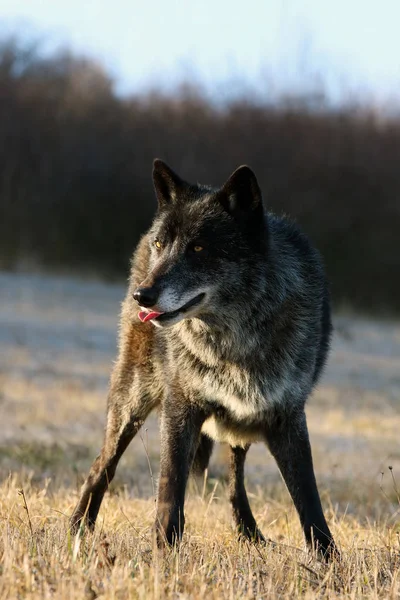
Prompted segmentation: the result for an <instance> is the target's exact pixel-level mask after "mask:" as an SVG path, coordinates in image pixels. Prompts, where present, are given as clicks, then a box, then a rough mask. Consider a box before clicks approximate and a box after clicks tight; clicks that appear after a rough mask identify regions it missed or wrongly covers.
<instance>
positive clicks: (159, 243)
mask: <svg viewBox="0 0 400 600" xmlns="http://www.w3.org/2000/svg"><path fill="white" fill-rule="evenodd" d="M154 245H155V247H156V248H157V250H161V247H162V244H161V242H160V240H156V241H155V242H154Z"/></svg>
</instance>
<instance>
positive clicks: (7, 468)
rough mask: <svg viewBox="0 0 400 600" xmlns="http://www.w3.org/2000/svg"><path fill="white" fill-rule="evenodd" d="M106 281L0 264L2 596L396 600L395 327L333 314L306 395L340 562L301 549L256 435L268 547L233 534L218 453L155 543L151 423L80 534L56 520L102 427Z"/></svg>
mask: <svg viewBox="0 0 400 600" xmlns="http://www.w3.org/2000/svg"><path fill="white" fill-rule="evenodd" d="M123 293H124V289H123V287H121V286H116V285H115V284H110V285H106V284H103V283H98V282H94V281H93V282H92V281H79V280H74V279H69V278H63V277H45V276H38V275H31V276H22V275H9V274H0V411H1V413H0V415H1V421H0V422H1V427H0V477H1V480H0V481H1V482H0V599H7V600H8V599H12V598H18V599H22V598H29V599H32V600H33V599H35V600H37V599H39V598H55V599H60V600H67V599H74V598H79V599H94V598H113V599H114V598H115V599H118V600H123V599H127V598H143V599H148V598H174V599H175V598H176V599H186V598H193V599H197V598H218V599H220V598H221V599H225V598H226V599H233V598H254V599H258V598H268V599H275V598H277V599H278V598H279V599H284V598H291V599H292V598H304V599H307V598H357V599H358V598H398V597H400V541H399V532H400V527H399V525H400V514H399V512H400V497H399V495H400V436H399V432H400V323H396V322H388V321H387V322H378V321H374V322H373V321H370V320H366V319H362V318H359V317H356V316H349V315H347V316H337V317H336V319H335V325H336V333H335V338H334V343H333V351H332V354H331V357H330V361H329V366H328V368H327V370H326V372H325V375H324V378H323V381H322V382H321V384H320V386H319V388H318V389H317V390H316V392H315V393H314V395H313V397H312V398H310V400H309V403H308V409H307V414H308V421H309V428H310V435H311V443H312V447H313V454H314V462H315V470H316V475H317V480H318V484H319V488H320V491H321V495H322V500H323V505H324V510H325V512H326V515H327V517H328V521H329V524H330V526H331V529H332V531H333V534H334V536H335V538H336V541H337V543H338V545H339V547H340V549H341V553H342V559H341V561H340V562H338V563H336V564H332V565H328V566H326V565H324V564H322V563H320V562H319V561H318V560H317V559H316V558H315V557H312V556H310V555H309V554H308V553H307V552H306V551H305V549H304V544H303V538H302V534H301V530H300V526H299V523H298V519H297V516H296V514H295V511H294V509H293V506H292V502H291V500H290V498H289V495H288V493H287V491H286V489H285V487H284V485H283V483H282V481H281V479H280V476H279V473H278V470H277V467H276V465H275V463H274V461H273V460H272V458H271V457H270V456H269V454H268V452H267V450H266V448H265V447H264V446H263V445H255V446H254V447H252V449H251V450H250V453H249V459H248V463H247V471H246V474H247V487H248V491H249V496H250V499H251V503H252V506H253V507H254V513H255V515H256V517H257V519H258V522H259V525H260V527H261V529H262V531H263V532H264V534H265V535H267V536H268V537H269V538H271V539H272V540H274V541H275V542H276V544H275V545H274V546H272V545H271V546H265V547H257V546H254V545H251V544H249V543H247V542H246V543H244V542H238V541H237V540H236V537H235V535H234V533H233V530H232V528H231V522H230V511H229V504H228V500H227V488H226V475H227V469H226V464H225V456H226V454H225V449H224V447H223V446H220V447H218V448H217V451H216V452H215V454H214V456H213V458H212V463H211V465H210V469H209V472H208V477H207V479H206V480H205V481H192V482H191V483H190V487H189V492H188V496H187V505H186V523H187V528H186V531H185V535H184V541H183V542H182V544H181V546H180V548H179V551H177V550H173V551H167V552H165V553H164V554H162V553H160V552H159V551H158V550H156V549H155V547H154V540H153V536H152V523H153V519H154V512H155V491H154V488H155V486H156V481H157V471H158V432H157V419H156V416H154V417H152V418H151V419H150V420H149V422H148V424H146V428H145V429H143V430H142V434H141V436H140V437H137V439H135V440H134V441H133V443H132V444H131V446H130V448H129V449H128V451H127V452H126V455H125V456H124V458H123V460H122V461H121V465H120V467H119V469H118V472H117V476H116V478H115V481H114V482H113V484H112V487H111V490H110V492H109V493H108V494H107V495H106V497H105V500H104V503H103V506H102V509H101V512H100V516H99V520H98V525H97V528H96V531H95V533H94V534H93V535H88V536H86V537H82V538H80V537H77V538H72V537H71V536H70V535H69V533H68V516H69V515H70V514H71V511H72V509H73V506H74V504H75V502H76V500H77V498H78V490H79V487H80V485H81V483H82V480H83V477H84V476H85V474H86V472H87V470H88V468H89V466H90V463H91V461H92V460H93V458H94V457H95V455H96V454H97V452H98V449H99V446H100V443H101V439H102V429H103V425H104V415H105V397H106V391H107V381H108V376H109V372H110V368H111V365H112V361H113V358H114V355H115V333H116V324H117V320H118V311H119V302H120V300H121V299H122V297H123Z"/></svg>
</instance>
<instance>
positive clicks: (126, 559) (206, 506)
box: [0, 474, 400, 600]
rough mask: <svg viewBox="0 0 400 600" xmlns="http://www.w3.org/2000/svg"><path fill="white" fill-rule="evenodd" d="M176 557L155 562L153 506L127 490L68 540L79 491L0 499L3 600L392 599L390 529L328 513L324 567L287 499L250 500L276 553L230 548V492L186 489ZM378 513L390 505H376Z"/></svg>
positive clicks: (16, 485) (16, 487) (16, 480)
mask: <svg viewBox="0 0 400 600" xmlns="http://www.w3.org/2000/svg"><path fill="white" fill-rule="evenodd" d="M191 488H192V489H191V492H190V493H189V496H188V502H187V510H186V513H187V529H186V531H185V535H184V539H183V542H182V544H181V546H180V547H179V549H173V550H167V551H165V552H164V553H161V552H160V551H159V550H157V549H156V548H155V545H154V538H153V532H152V524H153V520H154V510H155V504H154V498H150V499H132V498H131V497H130V494H129V493H128V491H127V489H126V488H125V489H119V490H118V491H116V492H115V491H114V492H113V493H111V494H110V495H108V496H107V497H106V500H105V503H104V508H103V510H102V513H101V518H100V519H99V522H98V526H97V528H96V531H95V533H94V534H86V535H83V536H79V535H78V536H77V537H75V538H74V537H72V536H71V535H70V533H69V531H68V519H67V516H68V515H69V514H70V513H71V510H72V508H73V505H74V503H75V502H76V500H77V490H72V489H71V488H66V489H60V488H58V486H52V485H51V482H50V481H49V480H48V481H47V482H45V483H44V484H42V485H40V486H37V485H35V484H32V480H31V478H30V477H28V476H26V475H22V476H19V475H18V474H14V475H10V477H9V478H8V479H6V481H4V483H3V484H2V486H1V490H0V519H1V523H2V536H1V542H0V556H1V560H0V569H1V571H0V598H32V599H35V600H36V599H37V598H60V599H64V598H65V599H66V598H97V597H101V598H118V599H120V600H122V599H125V598H126V599H128V598H144V599H147V598H200V597H204V596H205V597H207V598H218V599H220V598H226V599H231V598H279V599H281V598H315V597H318V598H357V599H358V598H377V597H379V598H397V597H398V595H399V593H400V581H399V574H400V552H399V550H400V548H399V539H398V527H397V524H396V522H395V521H393V520H390V519H389V520H384V519H381V520H380V521H369V520H368V519H363V522H360V520H359V518H358V517H352V516H349V515H346V514H339V513H338V512H337V510H335V508H334V507H333V506H332V505H330V506H329V498H327V497H326V496H325V497H324V504H325V506H328V509H327V511H326V512H327V516H328V518H329V521H330V524H331V526H332V530H333V533H334V535H335V537H336V539H337V540H338V542H339V545H340V548H341V552H342V559H341V561H340V562H339V563H335V564H331V565H325V564H323V563H321V562H319V561H318V560H317V559H316V558H314V557H312V556H311V555H309V554H308V553H307V552H305V551H304V547H303V540H302V535H301V531H300V527H299V524H298V521H297V516H296V514H295V512H294V510H293V508H292V506H291V502H290V500H289V499H288V498H287V497H286V493H285V490H284V489H283V487H282V488H279V490H276V493H275V494H274V496H273V498H272V499H271V498H267V497H266V496H264V495H263V494H260V495H253V497H252V498H251V500H252V504H253V506H254V510H255V514H256V515H257V518H258V521H259V523H260V525H261V527H262V529H263V530H264V532H267V535H268V536H269V537H270V538H272V539H273V540H274V541H275V542H276V546H274V547H272V546H271V547H270V546H266V547H257V546H255V545H252V544H249V543H247V542H239V541H238V540H237V539H236V536H235V535H234V533H233V531H232V529H231V528H230V525H229V520H230V518H229V507H228V502H227V493H226V489H225V488H224V486H223V485H220V484H218V482H215V483H214V482H210V483H209V485H208V486H206V489H205V491H204V490H203V492H202V493H199V492H196V488H195V486H194V485H193V484H192V486H191ZM376 501H377V502H380V503H381V505H382V506H381V509H382V514H383V513H384V507H385V506H386V508H387V505H388V504H391V502H390V500H389V499H388V498H387V497H386V496H385V495H384V494H380V495H378V496H377V498H376Z"/></svg>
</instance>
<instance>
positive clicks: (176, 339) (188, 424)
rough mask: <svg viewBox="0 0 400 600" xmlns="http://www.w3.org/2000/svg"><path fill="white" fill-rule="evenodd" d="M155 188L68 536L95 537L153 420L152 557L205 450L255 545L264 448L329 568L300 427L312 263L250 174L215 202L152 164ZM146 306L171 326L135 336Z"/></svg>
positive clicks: (327, 541)
mask: <svg viewBox="0 0 400 600" xmlns="http://www.w3.org/2000/svg"><path fill="white" fill-rule="evenodd" d="M154 184H155V189H156V195H157V198H158V202H159V211H158V213H157V215H156V218H155V220H154V223H153V225H152V227H151V229H150V231H149V232H148V233H147V234H146V235H145V236H144V237H143V238H142V240H141V242H140V244H139V247H138V249H137V251H136V252H135V255H134V258H133V261H132V271H131V277H130V284H129V288H128V293H127V296H126V299H125V301H124V304H123V308H122V316H121V330H120V344H119V346H120V350H119V358H118V361H117V363H116V366H115V369H114V372H113V376H112V380H111V386H110V393H109V400H108V423H107V428H106V437H105V443H104V446H103V449H102V453H101V455H100V456H99V457H98V459H96V461H95V463H94V465H93V467H92V469H91V472H90V474H89V477H88V480H87V481H86V483H85V485H84V488H83V490H82V496H81V499H80V501H79V503H78V506H77V507H76V509H75V512H74V515H73V516H72V519H71V522H72V525H73V526H74V527H76V526H77V524H78V523H79V522H80V520H81V519H82V517H83V515H84V514H85V512H86V511H87V518H88V521H89V523H90V524H91V525H94V523H95V520H96V516H97V512H98V510H99V507H100V504H101V500H102V498H103V494H104V492H105V490H106V488H107V485H108V482H109V481H110V480H111V478H112V476H113V475H114V472H115V468H116V464H117V462H118V460H119V458H120V456H121V454H122V452H123V451H124V450H125V448H126V446H127V445H128V443H129V441H130V440H131V439H132V437H133V436H134V435H135V434H136V432H137V430H138V428H139V427H140V425H141V424H142V423H143V422H144V420H145V418H146V417H147V415H148V413H149V412H150V411H151V410H152V409H153V408H155V407H157V406H159V407H160V408H161V473H160V482H159V490H158V515H157V532H158V540H159V543H163V541H165V540H166V541H168V542H169V543H173V542H174V540H176V539H177V538H179V537H180V536H181V535H182V532H183V527H184V515H183V508H184V496H185V488H186V482H187V478H188V475H189V471H190V469H191V468H192V466H194V468H196V469H197V470H199V468H202V469H204V468H205V467H206V466H207V463H208V459H209V456H210V454H211V451H212V441H211V439H210V438H212V439H213V440H215V441H222V442H227V443H228V444H230V446H231V453H232V459H231V466H230V473H231V475H230V490H231V502H232V506H233V514H234V518H235V521H236V524H237V526H238V530H239V532H240V533H241V534H242V535H246V536H247V537H249V538H252V539H255V540H258V541H261V540H263V537H262V534H261V533H260V532H259V530H258V528H257V525H256V523H255V520H254V517H253V515H252V513H251V509H250V506H249V503H248V499H247V495H246V492H245V489H244V480H243V467H244V460H245V456H246V452H247V449H248V447H249V444H251V443H252V442H255V441H264V442H265V443H266V444H267V445H268V447H269V449H270V451H271V453H272V454H273V456H274V457H275V459H276V461H277V464H278V466H279V468H280V470H281V473H282V475H283V477H284V479H285V482H286V484H287V487H288V489H289V492H290V493H291V495H292V498H293V500H294V503H295V505H296V508H297V510H298V513H299V517H300V521H301V523H302V526H303V529H304V533H305V536H306V539H307V541H308V543H310V544H311V543H312V542H314V543H315V544H316V545H317V546H318V549H319V550H320V551H321V552H322V553H323V554H324V555H331V554H332V553H333V552H336V549H335V545H334V542H333V539H332V536H331V533H330V531H329V528H328V526H327V524H326V521H325V519H324V516H323V513H322V508H321V503H320V499H319V495H318V491H317V487H316V483H315V477H314V472H313V466H312V458H311V450H310V445H309V440H308V433H307V425H306V418H305V413H304V405H305V402H306V400H307V397H308V396H309V394H310V392H311V390H312V388H313V386H314V385H315V383H316V381H317V380H318V378H319V375H320V373H321V369H322V367H323V365H324V363H325V359H326V355H327V351H328V347H329V339H330V333H331V323H330V314H329V294H328V288H327V283H326V279H325V275H324V270H323V266H322V261H321V259H320V256H319V254H318V252H317V251H316V250H315V249H314V248H313V247H312V246H311V244H310V242H309V240H308V239H307V238H306V236H304V234H302V233H301V232H300V231H299V230H298V228H297V227H296V226H295V225H294V224H293V223H291V222H290V221H288V220H286V219H283V218H278V217H276V216H273V215H271V214H265V213H264V209H263V205H262V200H261V192H260V190H259V187H258V184H257V180H256V178H255V175H254V174H253V172H252V171H251V170H250V169H249V168H248V167H241V168H239V169H237V170H236V171H235V172H234V173H233V174H232V176H231V177H230V178H229V179H228V181H227V182H226V183H225V185H224V186H223V187H222V188H220V189H219V190H212V189H211V188H208V187H204V186H200V185H190V184H188V183H186V182H184V181H183V180H181V179H180V178H179V177H178V175H176V174H175V173H174V172H173V171H172V170H171V169H170V168H169V167H168V166H167V165H165V163H162V162H161V161H155V165H154ZM157 246H160V247H159V248H158V247H157ZM195 248H197V250H195ZM199 248H200V250H199ZM149 294H150V296H149ZM134 296H135V298H136V300H137V301H136V300H135V299H134ZM145 298H146V302H147V308H146V306H143V307H142V310H143V311H145V312H146V311H147V312H149V311H150V309H151V311H156V312H157V313H163V312H164V313H172V312H173V311H176V313H175V312H174V314H164V315H160V316H159V317H157V318H154V319H152V320H151V321H150V322H146V323H142V322H141V321H140V320H139V318H138V311H139V306H138V302H141V301H143V302H144V300H145ZM149 298H150V299H149ZM149 302H151V306H149ZM188 303H189V304H188ZM181 307H185V308H184V309H183V310H182V311H180V309H181ZM154 325H156V327H155V326H154ZM196 453H197V454H196Z"/></svg>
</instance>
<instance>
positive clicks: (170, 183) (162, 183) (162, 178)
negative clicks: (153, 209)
mask: <svg viewBox="0 0 400 600" xmlns="http://www.w3.org/2000/svg"><path fill="white" fill-rule="evenodd" d="M153 183H154V189H155V192H156V196H157V200H158V206H159V207H160V209H162V208H164V207H166V206H168V204H171V203H172V202H174V201H175V200H176V198H177V196H178V192H179V191H181V190H182V189H183V188H184V187H186V186H187V184H186V182H185V181H183V180H182V179H181V178H180V177H179V175H177V174H176V173H175V172H174V171H173V170H172V169H171V168H170V167H169V166H168V165H167V164H166V163H165V162H163V161H162V160H160V159H159V158H156V159H155V160H154V162H153Z"/></svg>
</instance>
